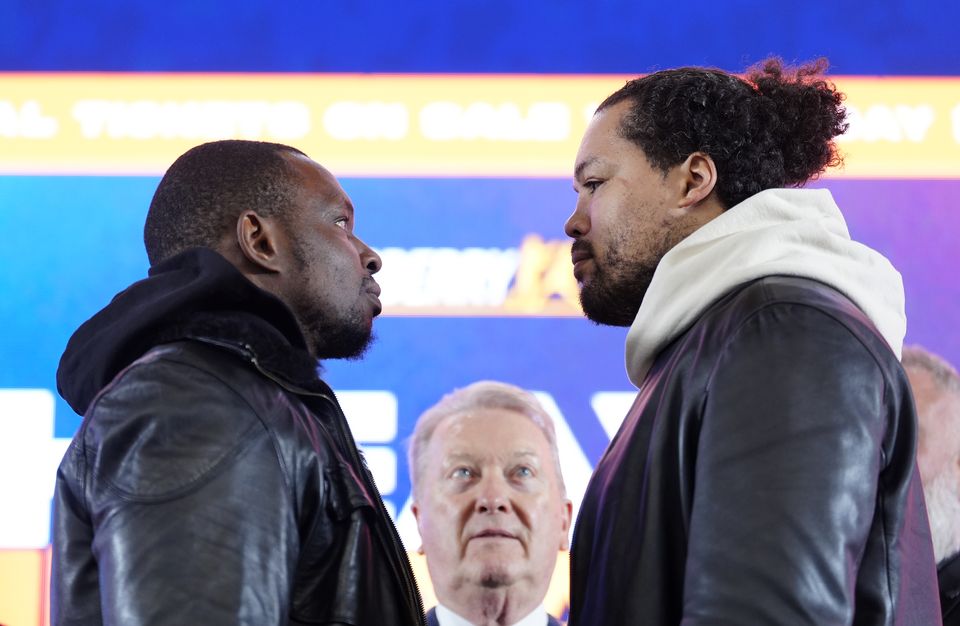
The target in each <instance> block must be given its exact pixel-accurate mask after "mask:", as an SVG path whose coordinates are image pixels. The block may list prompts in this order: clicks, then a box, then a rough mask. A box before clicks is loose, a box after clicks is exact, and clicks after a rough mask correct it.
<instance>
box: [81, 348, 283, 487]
mask: <svg viewBox="0 0 960 626" xmlns="http://www.w3.org/2000/svg"><path fill="white" fill-rule="evenodd" d="M193 343H195V342H189V341H185V342H177V343H173V344H166V345H162V346H158V347H156V348H154V349H152V350H150V351H149V352H147V353H146V354H145V355H143V356H142V357H141V358H140V359H138V360H137V361H135V362H134V363H132V364H130V365H129V366H128V367H127V368H125V369H124V370H123V371H121V372H120V373H119V374H118V375H117V376H116V377H115V378H114V380H113V381H112V382H111V383H110V384H109V385H108V386H107V387H105V388H104V389H103V390H102V391H101V392H100V394H98V395H97V397H96V398H95V399H94V401H93V402H92V403H91V405H90V408H89V409H88V411H87V414H86V415H85V417H84V421H83V425H82V426H81V430H80V432H79V433H78V435H77V438H76V440H75V442H74V447H75V448H77V447H79V448H80V450H81V451H82V453H83V456H84V457H85V458H87V459H90V461H91V463H90V466H89V469H90V471H91V472H93V474H94V476H93V478H94V479H99V480H104V481H106V482H107V483H109V485H110V486H111V487H112V488H113V490H114V491H119V492H120V493H123V494H127V495H130V496H137V497H144V498H151V497H163V496H164V495H165V494H170V493H173V492H176V491H178V490H179V489H181V488H183V487H184V486H186V485H187V484H189V483H191V482H192V481H196V480H200V479H202V477H203V476H205V475H208V474H209V473H210V472H212V471H213V470H215V468H217V467H218V466H220V465H221V464H222V463H223V462H225V461H226V460H228V459H229V458H232V457H234V456H235V455H236V454H237V453H238V451H239V450H241V449H242V448H243V447H244V446H245V444H247V443H249V442H250V441H251V440H252V439H254V438H256V437H258V436H262V435H264V434H265V429H264V426H263V421H262V419H261V415H259V413H258V411H257V409H256V408H255V407H254V406H253V405H252V404H251V402H250V398H249V389H250V385H251V384H255V381H256V380H257V378H262V377H257V376H253V377H251V375H250V374H249V373H248V372H246V371H245V369H246V368H243V367H242V366H238V365H237V362H238V361H239V359H237V358H236V357H234V358H232V359H231V358H230V357H224V356H223V355H221V354H218V351H217V350H216V349H213V350H211V349H210V348H204V347H197V346H194V345H191V344H193ZM231 360H232V361H233V362H234V363H233V364H232V365H231ZM93 459H95V462H93Z"/></svg>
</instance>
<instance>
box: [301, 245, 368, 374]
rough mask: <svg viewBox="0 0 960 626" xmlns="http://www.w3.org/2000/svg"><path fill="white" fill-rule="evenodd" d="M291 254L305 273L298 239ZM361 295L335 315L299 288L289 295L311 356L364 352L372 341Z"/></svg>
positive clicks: (347, 356)
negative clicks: (345, 311) (352, 306)
mask: <svg viewBox="0 0 960 626" xmlns="http://www.w3.org/2000/svg"><path fill="white" fill-rule="evenodd" d="M293 255H294V258H295V259H296V261H297V263H298V264H299V266H300V270H301V272H303V273H304V274H305V272H306V269H307V257H306V254H304V250H303V245H302V244H301V243H300V242H296V243H295V245H294V248H293ZM361 296H362V294H361V293H358V294H357V297H358V302H357V305H356V306H355V307H354V308H352V309H351V310H350V311H349V312H347V314H346V315H344V316H341V317H340V318H339V319H337V318H335V317H334V316H332V315H330V312H329V311H328V310H326V309H325V308H323V307H324V303H323V302H321V301H319V300H317V299H315V298H312V297H311V296H310V295H308V294H307V293H304V292H302V291H301V292H299V293H297V294H295V295H294V296H293V297H292V298H291V300H290V302H289V306H290V308H291V309H292V310H293V314H294V316H295V317H296V318H297V321H298V322H299V323H300V330H301V331H302V332H303V335H304V339H305V340H306V342H307V346H308V347H309V349H310V353H311V354H312V355H313V356H314V358H316V359H359V358H361V357H362V356H363V355H364V353H365V352H366V351H367V348H369V347H370V344H371V343H372V342H373V329H372V327H371V324H370V323H369V322H368V321H367V320H366V319H365V318H364V315H363V312H362V311H361V310H359V308H360V307H361V306H362V304H361V302H362V299H361Z"/></svg>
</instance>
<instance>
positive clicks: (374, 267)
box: [354, 237, 383, 274]
mask: <svg viewBox="0 0 960 626" xmlns="http://www.w3.org/2000/svg"><path fill="white" fill-rule="evenodd" d="M354 239H355V241H356V246H357V252H358V253H359V254H360V263H361V264H362V265H363V267H365V268H366V269H367V270H368V271H369V272H370V273H371V274H376V273H377V272H379V271H380V268H381V267H383V261H382V260H380V255H379V254H377V253H376V251H375V250H374V249H373V248H371V247H370V246H368V245H367V244H365V243H364V242H363V241H362V240H361V239H360V238H359V237H355V238H354Z"/></svg>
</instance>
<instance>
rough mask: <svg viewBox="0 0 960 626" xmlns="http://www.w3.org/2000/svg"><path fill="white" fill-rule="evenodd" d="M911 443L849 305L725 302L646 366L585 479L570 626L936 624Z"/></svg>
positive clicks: (879, 358) (757, 295) (734, 298)
mask: <svg viewBox="0 0 960 626" xmlns="http://www.w3.org/2000/svg"><path fill="white" fill-rule="evenodd" d="M916 431H917V426H916V420H915V416H914V409H913V402H912V399H911V396H910V391H909V387H908V383H907V379H906V377H905V375H904V374H903V371H902V369H901V368H900V365H899V362H898V360H897V358H896V356H895V355H894V354H893V353H892V352H891V351H890V349H889V347H887V345H886V343H885V342H884V340H883V339H882V338H881V337H880V335H879V334H878V333H877V332H876V330H875V329H874V327H873V325H872V324H871V323H870V321H869V320H867V318H866V317H865V316H864V315H863V314H862V313H861V312H860V310H859V309H857V308H856V307H855V306H854V305H853V304H852V303H851V302H850V301H849V300H847V299H846V298H844V297H843V296H841V295H840V294H839V293H837V292H836V291H834V290H833V289H831V288H829V287H827V286H825V285H822V284H820V283H817V282H814V281H811V280H807V279H800V278H788V277H768V278H764V279H761V280H758V281H755V282H752V283H749V284H747V285H746V286H743V287H741V288H739V289H737V290H734V291H733V292H732V293H729V294H727V295H726V296H724V297H723V298H722V299H721V300H719V301H718V302H716V303H715V304H713V305H712V306H711V307H710V308H709V309H707V311H706V312H705V313H704V314H703V315H701V316H700V318H699V319H698V320H697V321H696V322H695V323H694V324H693V326H692V327H691V328H690V329H689V330H688V331H686V332H685V333H684V334H682V335H681V336H679V337H678V338H677V339H675V340H674V341H673V342H672V343H671V344H670V345H668V346H667V347H666V348H665V349H664V350H663V351H662V352H661V353H660V354H659V355H658V356H657V358H656V360H655V362H654V364H653V367H652V369H651V370H650V372H649V373H648V375H647V378H646V379H645V381H644V384H643V386H642V387H641V388H640V392H639V394H638V396H637V399H636V401H635V403H634V405H633V407H632V408H631V410H630V412H629V414H628V415H627V417H626V419H625V421H624V423H623V425H622V426H621V428H620V430H619V432H618V433H617V435H616V436H615V437H614V438H613V440H612V441H611V443H610V446H609V447H608V448H607V451H606V453H605V454H604V456H603V458H602V459H601V461H600V463H599V464H598V466H597V468H596V471H595V473H594V475H593V478H592V479H591V481H590V485H589V487H588V489H587V493H586V495H585V497H584V500H583V504H582V506H581V509H580V514H579V517H578V520H577V526H576V530H575V533H574V538H573V546H572V553H571V607H570V608H571V612H570V622H569V623H570V624H571V625H572V626H583V625H585V624H596V625H598V626H599V625H603V626H616V625H619V624H645V625H647V624H649V625H664V626H667V625H671V626H676V625H677V624H684V625H685V626H692V625H694V624H696V625H704V624H737V625H747V624H750V625H753V624H783V625H789V626H797V625H801V624H810V625H816V626H825V625H833V624H864V625H866V624H870V625H871V626H881V625H899V626H902V625H907V624H910V625H916V626H931V625H936V624H939V623H940V615H939V602H938V596H937V582H936V574H935V567H934V561H933V551H932V546H931V541H930V535H929V528H928V525H927V519H926V513H925V509H924V503H923V497H922V490H921V487H920V482H919V474H918V472H917V471H916V469H915V448H916Z"/></svg>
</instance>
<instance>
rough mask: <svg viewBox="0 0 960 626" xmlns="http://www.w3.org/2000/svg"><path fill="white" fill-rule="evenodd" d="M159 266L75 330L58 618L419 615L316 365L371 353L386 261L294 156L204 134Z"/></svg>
mask: <svg viewBox="0 0 960 626" xmlns="http://www.w3.org/2000/svg"><path fill="white" fill-rule="evenodd" d="M144 241H145V244H146V249H147V256H148V257H149V259H150V264H151V267H150V271H149V275H148V277H147V278H146V279H144V280H141V281H139V282H136V283H134V284H133V285H131V286H130V287H128V288H127V289H126V290H124V291H122V292H121V293H119V294H118V295H117V296H116V297H115V298H114V299H113V300H112V301H111V302H110V304H109V305H107V307H106V308H104V309H103V310H102V311H100V312H99V313H97V314H96V315H94V316H93V318H91V319H90V320H89V321H87V322H86V323H84V324H83V325H82V326H81V327H80V329H79V330H78V331H77V332H76V333H75V334H74V335H73V337H72V338H71V339H70V342H69V344H68V345H67V349H66V352H65V353H64V355H63V358H62V359H61V361H60V369H59V371H58V372H57V384H58V387H59V390H60V394H61V395H62V396H63V397H64V398H65V399H66V400H67V402H69V403H70V406H72V407H73V408H74V410H76V411H77V412H78V413H80V414H82V415H83V416H84V418H83V422H82V424H81V426H80V430H79V432H78V433H77V435H76V436H75V437H74V439H73V442H72V443H71V445H70V447H69V449H68V450H67V453H66V455H65V457H64V459H63V462H62V463H61V465H60V470H59V472H58V474H57V485H56V495H55V504H54V506H55V513H54V532H53V535H54V537H53V580H52V589H51V593H52V623H53V624H55V625H57V624H63V625H66V624H70V625H77V624H91V625H92V624H117V625H122V626H135V625H138V624H151V625H161V624H170V625H175V626H184V625H187V624H191V625H200V624H202V625H203V626H212V625H215V624H256V625H265V624H320V623H323V624H355V625H361V624H363V625H369V626H383V625H384V624H403V625H406V624H412V625H417V624H423V623H424V618H423V613H422V607H421V602H420V597H419V593H418V591H417V589H416V585H415V582H414V579H413V575H412V571H411V569H410V565H409V563H408V561H407V557H406V553H405V551H404V549H403V547H402V546H401V544H400V539H399V537H398V536H397V533H396V530H395V529H394V527H393V524H392V523H391V521H390V519H389V518H388V516H387V513H386V511H385V510H384V507H383V504H382V502H381V500H380V495H379V493H378V492H377V489H376V487H375V486H374V483H373V480H372V478H371V476H370V473H369V471H368V470H367V468H366V466H365V464H364V463H363V461H362V459H361V457H360V455H359V454H358V451H357V447H356V445H355V443H354V440H353V437H352V436H351V434H350V430H349V428H348V427H347V422H346V420H345V418H344V415H343V412H342V411H341V409H340V406H339V404H338V403H337V400H336V398H335V397H334V394H333V392H332V391H331V389H330V387H328V386H327V385H326V384H325V383H324V382H323V381H322V380H321V379H320V378H319V377H318V373H317V365H318V364H317V361H318V359H331V358H352V357H358V356H359V355H360V354H361V353H362V352H363V351H364V348H365V346H367V344H368V342H369V341H370V337H371V329H372V322H373V318H374V317H375V316H376V315H378V314H379V313H380V301H379V299H378V294H379V291H380V288H379V286H378V285H377V283H376V282H375V281H374V279H373V274H375V273H376V272H377V271H378V270H379V269H380V258H379V257H378V256H377V254H376V253H375V252H374V251H373V250H371V249H370V248H369V247H367V245H366V244H364V243H363V242H362V241H361V240H360V239H359V238H358V237H357V236H356V235H355V234H354V209H353V205H352V204H351V203H350V200H349V198H348V197H347V195H346V194H345V193H344V191H343V189H341V187H340V185H339V183H338V182H337V180H336V179H335V178H334V177H333V176H332V175H331V174H330V172H328V171H327V170H326V169H324V168H323V167H321V166H320V165H318V164H317V163H315V162H314V161H312V160H311V159H310V158H309V157H307V156H306V155H304V154H303V153H302V152H300V151H299V150H296V149H294V148H291V147H289V146H283V145H278V144H270V143H260V142H251V141H218V142H213V143H207V144H204V145H201V146H198V147H196V148H193V149H191V150H189V151H188V152H186V153H185V154H184V155H182V156H181V157H180V158H179V159H177V160H176V162H175V163H174V164H173V165H172V166H171V167H170V169H169V170H168V171H167V173H166V175H165V176H164V177H163V179H162V180H161V181H160V184H159V186H158V188H157V190H156V193H155V195H154V197H153V201H152V203H151V205H150V210H149V213H148V214H147V218H146V225H145V227H144Z"/></svg>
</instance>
